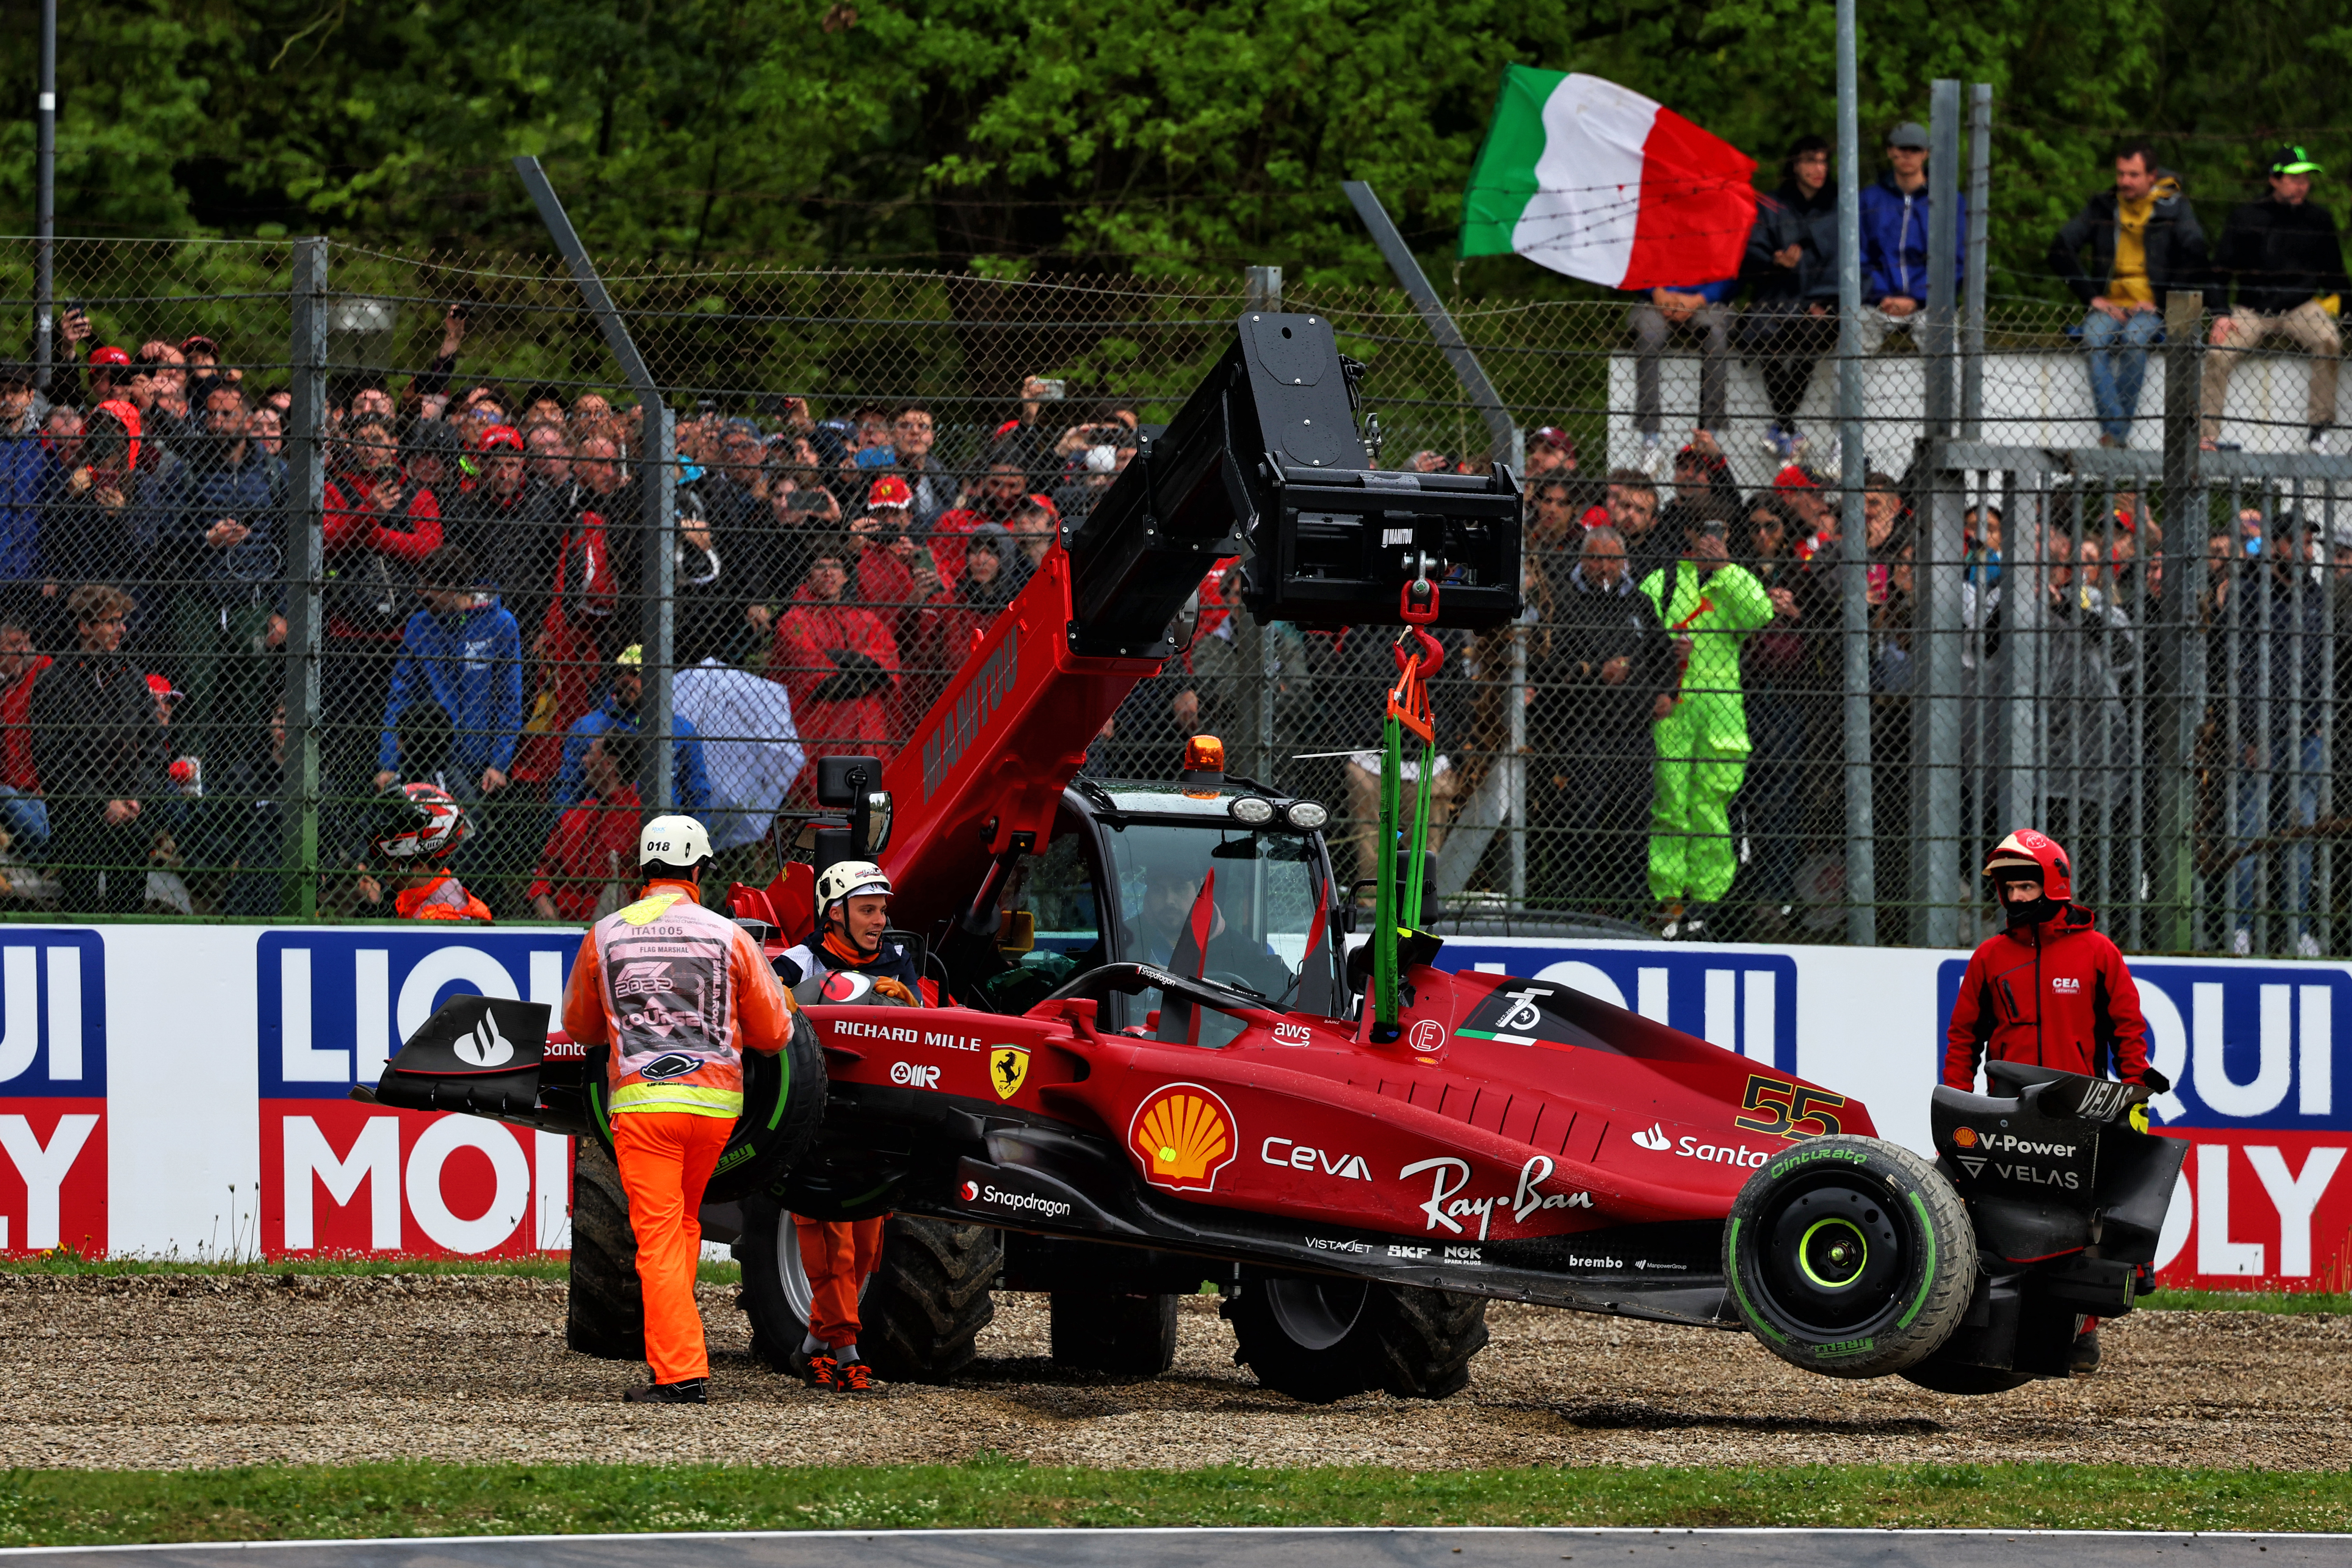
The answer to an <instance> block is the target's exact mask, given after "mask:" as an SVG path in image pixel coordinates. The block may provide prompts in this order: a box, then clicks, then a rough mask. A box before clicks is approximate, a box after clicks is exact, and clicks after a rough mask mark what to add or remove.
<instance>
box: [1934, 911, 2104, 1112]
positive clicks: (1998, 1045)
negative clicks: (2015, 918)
mask: <svg viewBox="0 0 2352 1568" xmlns="http://www.w3.org/2000/svg"><path fill="white" fill-rule="evenodd" d="M2097 919H2098V917H2097V916H2095V915H2094V914H2093V913H2092V912H2091V911H2090V910H2086V909H2082V908H2080V907H2078V906H2076V905H2074V904H2064V905H2061V906H2060V908H2059V910H2058V912H2057V913H2056V914H2055V915H2053V916H2052V917H2051V918H2050V919H2049V920H2046V921H2042V922H2040V923H2039V924H2037V925H2028V926H2012V927H2011V928H2010V929H2009V930H2008V931H2003V932H2001V933H2000V935H1999V936H1995V937H1990V938H1988V939H1987V940H1986V942H1985V943H1984V945H1983V946H1981V947H1979V948H1978V949H1977V951H1976V953H1975V955H1974V956H1973V957H1971V958H1970V959H1969V968H1968V973H1966V974H1963V975H1962V976H1960V994H1959V997H1958V1000H1957V1001H1955V1002H1954V1003H1953V1004H1952V1023H1951V1027H1950V1028H1949V1030H1948V1031H1947V1036H1946V1037H1947V1046H1946V1049H1945V1052H1944V1082H1945V1083H1947V1084H1948V1085H1949V1086H1951V1087H1952V1088H1954V1089H1970V1090H1973V1089H1975V1088H1976V1082H1977V1068H1978V1066H1979V1064H1980V1063H1982V1062H1983V1061H1984V1060H1985V1058H1986V1054H1987V1052H1988V1051H1990V1054H1991V1059H1993V1060H1994V1061H2002V1062H2032V1063H2033V1064H2034V1065H2035V1066H2037V1067H2049V1068H2058V1069H2060V1070H2061V1071H2063V1072H2079V1073H2087V1074H2090V1075H2092V1076H2093V1077H2105V1076H2108V1075H2109V1074H2110V1073H2112V1076H2114V1077H2116V1078H2119V1079H2123V1080H2124V1081H2125V1082H2126V1083H2139V1082H2141V1081H2143V1080H2142V1077H2141V1075H2142V1074H2144V1073H2145V1072H2146V1071H2147V1019H2146V1018H2145V1017H2143V1016H2141V1014H2140V1010H2139V986H2138V985H2137V984H2135V983H2134V981H2133V980H2132V977H2131V971H2130V970H2129V969H2126V967H2125V966H2124V955H2123V953H2122V952H2119V951H2118V950H2117V949H2116V944H2115V943H2114V942H2109V941H2108V940H2107V938H2106V936H2105V933H2103V932H2101V931H2096V930H2095V929H2094V927H2095V924H2096V921H2097Z"/></svg>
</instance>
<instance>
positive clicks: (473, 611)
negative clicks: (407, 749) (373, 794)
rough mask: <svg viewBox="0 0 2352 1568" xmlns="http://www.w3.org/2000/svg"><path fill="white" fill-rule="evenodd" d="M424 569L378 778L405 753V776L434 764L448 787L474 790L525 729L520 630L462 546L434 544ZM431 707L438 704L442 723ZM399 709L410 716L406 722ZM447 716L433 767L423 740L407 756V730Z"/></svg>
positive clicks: (387, 708) (503, 762) (436, 726)
mask: <svg viewBox="0 0 2352 1568" xmlns="http://www.w3.org/2000/svg"><path fill="white" fill-rule="evenodd" d="M473 581H474V563H473V561H472V559H471V558H470V557H469V556H467V553H466V552H464V551H462V550H458V549H455V548H453V547H449V546H446V545H445V546H444V547H443V548H441V549H439V550H436V551H435V552H433V553H432V554H431V555H429V556H427V557H425V582H426V584H427V586H426V587H425V590H424V596H425V605H426V606H427V607H426V608H425V609H422V610H419V611H417V612H416V614H415V615H414V616H410V617H409V618H408V626H407V629H406V630H405V631H404V632H403V633H402V634H401V638H400V662H399V663H398V664H396V665H394V667H393V671H392V689H391V690H390V691H389V692H388V693H387V694H386V695H385V697H384V701H383V736H382V738H381V739H380V740H379V742H377V746H376V767H377V768H378V770H379V773H378V778H379V787H381V781H382V778H383V774H387V773H392V774H397V773H399V771H400V770H401V769H402V765H403V763H404V761H405V763H406V771H407V772H408V773H410V774H411V775H415V776H422V775H423V774H425V773H428V772H432V771H440V772H443V773H446V774H447V776H448V780H449V784H450V786H451V787H452V788H453V789H455V790H456V791H457V792H460V793H464V794H468V795H470V794H471V793H473V787H474V783H475V781H476V779H477V778H478V776H479V775H481V774H483V773H499V774H501V775H503V774H504V773H506V771H507V769H508V767H509V764H511V763H513V761H514V751H515V742H516V739H517V737H518V733H519V731H520V730H521V728H522V638H521V637H520V634H519V633H518V632H517V631H516V629H515V618H514V616H511V615H509V613H508V612H507V611H506V609H505V608H504V607H503V606H501V605H499V601H498V598H497V596H496V595H488V594H482V593H478V592H477V591H476V590H475V589H474V587H473V586H472V584H473ZM430 708H438V709H439V710H440V715H441V718H440V721H439V722H434V721H433V717H432V716H431V715H430V712H429V709H430ZM419 710H424V711H423V712H422V713H420V712H419ZM417 717H422V718H424V719H425V724H419V723H417V722H416V721H415V720H416V718H417ZM404 718H409V719H411V722H410V723H409V724H407V725H404V724H403V722H402V721H403V719H404ZM443 723H446V725H447V727H448V734H447V741H446V748H444V749H446V757H444V758H441V759H438V760H439V761H440V763H441V766H440V768H439V769H437V770H436V769H433V768H431V767H430V765H429V764H431V763H434V762H435V761H436V759H435V758H433V757H429V756H425V755H423V754H421V753H422V752H423V751H424V750H425V749H426V748H425V747H422V746H420V747H417V748H416V751H417V752H419V753H420V754H415V755H407V756H405V757H404V737H407V736H414V735H415V734H416V733H418V732H420V731H423V730H424V729H425V727H426V725H428V724H429V725H430V727H431V728H432V729H433V730H435V731H439V730H440V728H441V724H443ZM498 787H500V784H499V783H498V782H489V783H485V784H483V785H482V788H483V790H484V792H485V793H488V791H489V790H492V789H495V788H498Z"/></svg>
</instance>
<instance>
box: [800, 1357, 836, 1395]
mask: <svg viewBox="0 0 2352 1568" xmlns="http://www.w3.org/2000/svg"><path fill="white" fill-rule="evenodd" d="M801 1381H802V1382H803V1383H805V1384H808V1385H809V1386H810V1387H811V1388H814V1389H821V1390H831V1389H835V1388H839V1387H840V1386H841V1363H839V1362H837V1361H835V1360H834V1359H833V1358H832V1357H831V1356H829V1355H826V1354H824V1353H823V1352H819V1353H818V1354H815V1355H813V1356H811V1357H809V1358H808V1361H807V1363H805V1364H803V1366H802V1368H801Z"/></svg>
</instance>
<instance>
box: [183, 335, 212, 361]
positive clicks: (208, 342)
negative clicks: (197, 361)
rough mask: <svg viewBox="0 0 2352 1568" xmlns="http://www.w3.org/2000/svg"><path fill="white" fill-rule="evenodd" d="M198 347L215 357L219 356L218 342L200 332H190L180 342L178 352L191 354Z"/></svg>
mask: <svg viewBox="0 0 2352 1568" xmlns="http://www.w3.org/2000/svg"><path fill="white" fill-rule="evenodd" d="M198 349H202V350H204V351H205V353H209V354H211V355H212V356H213V357H214V358H215V359H217V358H219V357H220V344H218V343H216V342H213V341H212V339H210V338H208V337H206V336H205V335H204V333H202V332H192V333H190V334H189V335H188V336H187V337H185V338H184V339H182V340H181V342H180V352H181V353H184V354H192V353H195V352H196V351H197V350H198Z"/></svg>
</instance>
